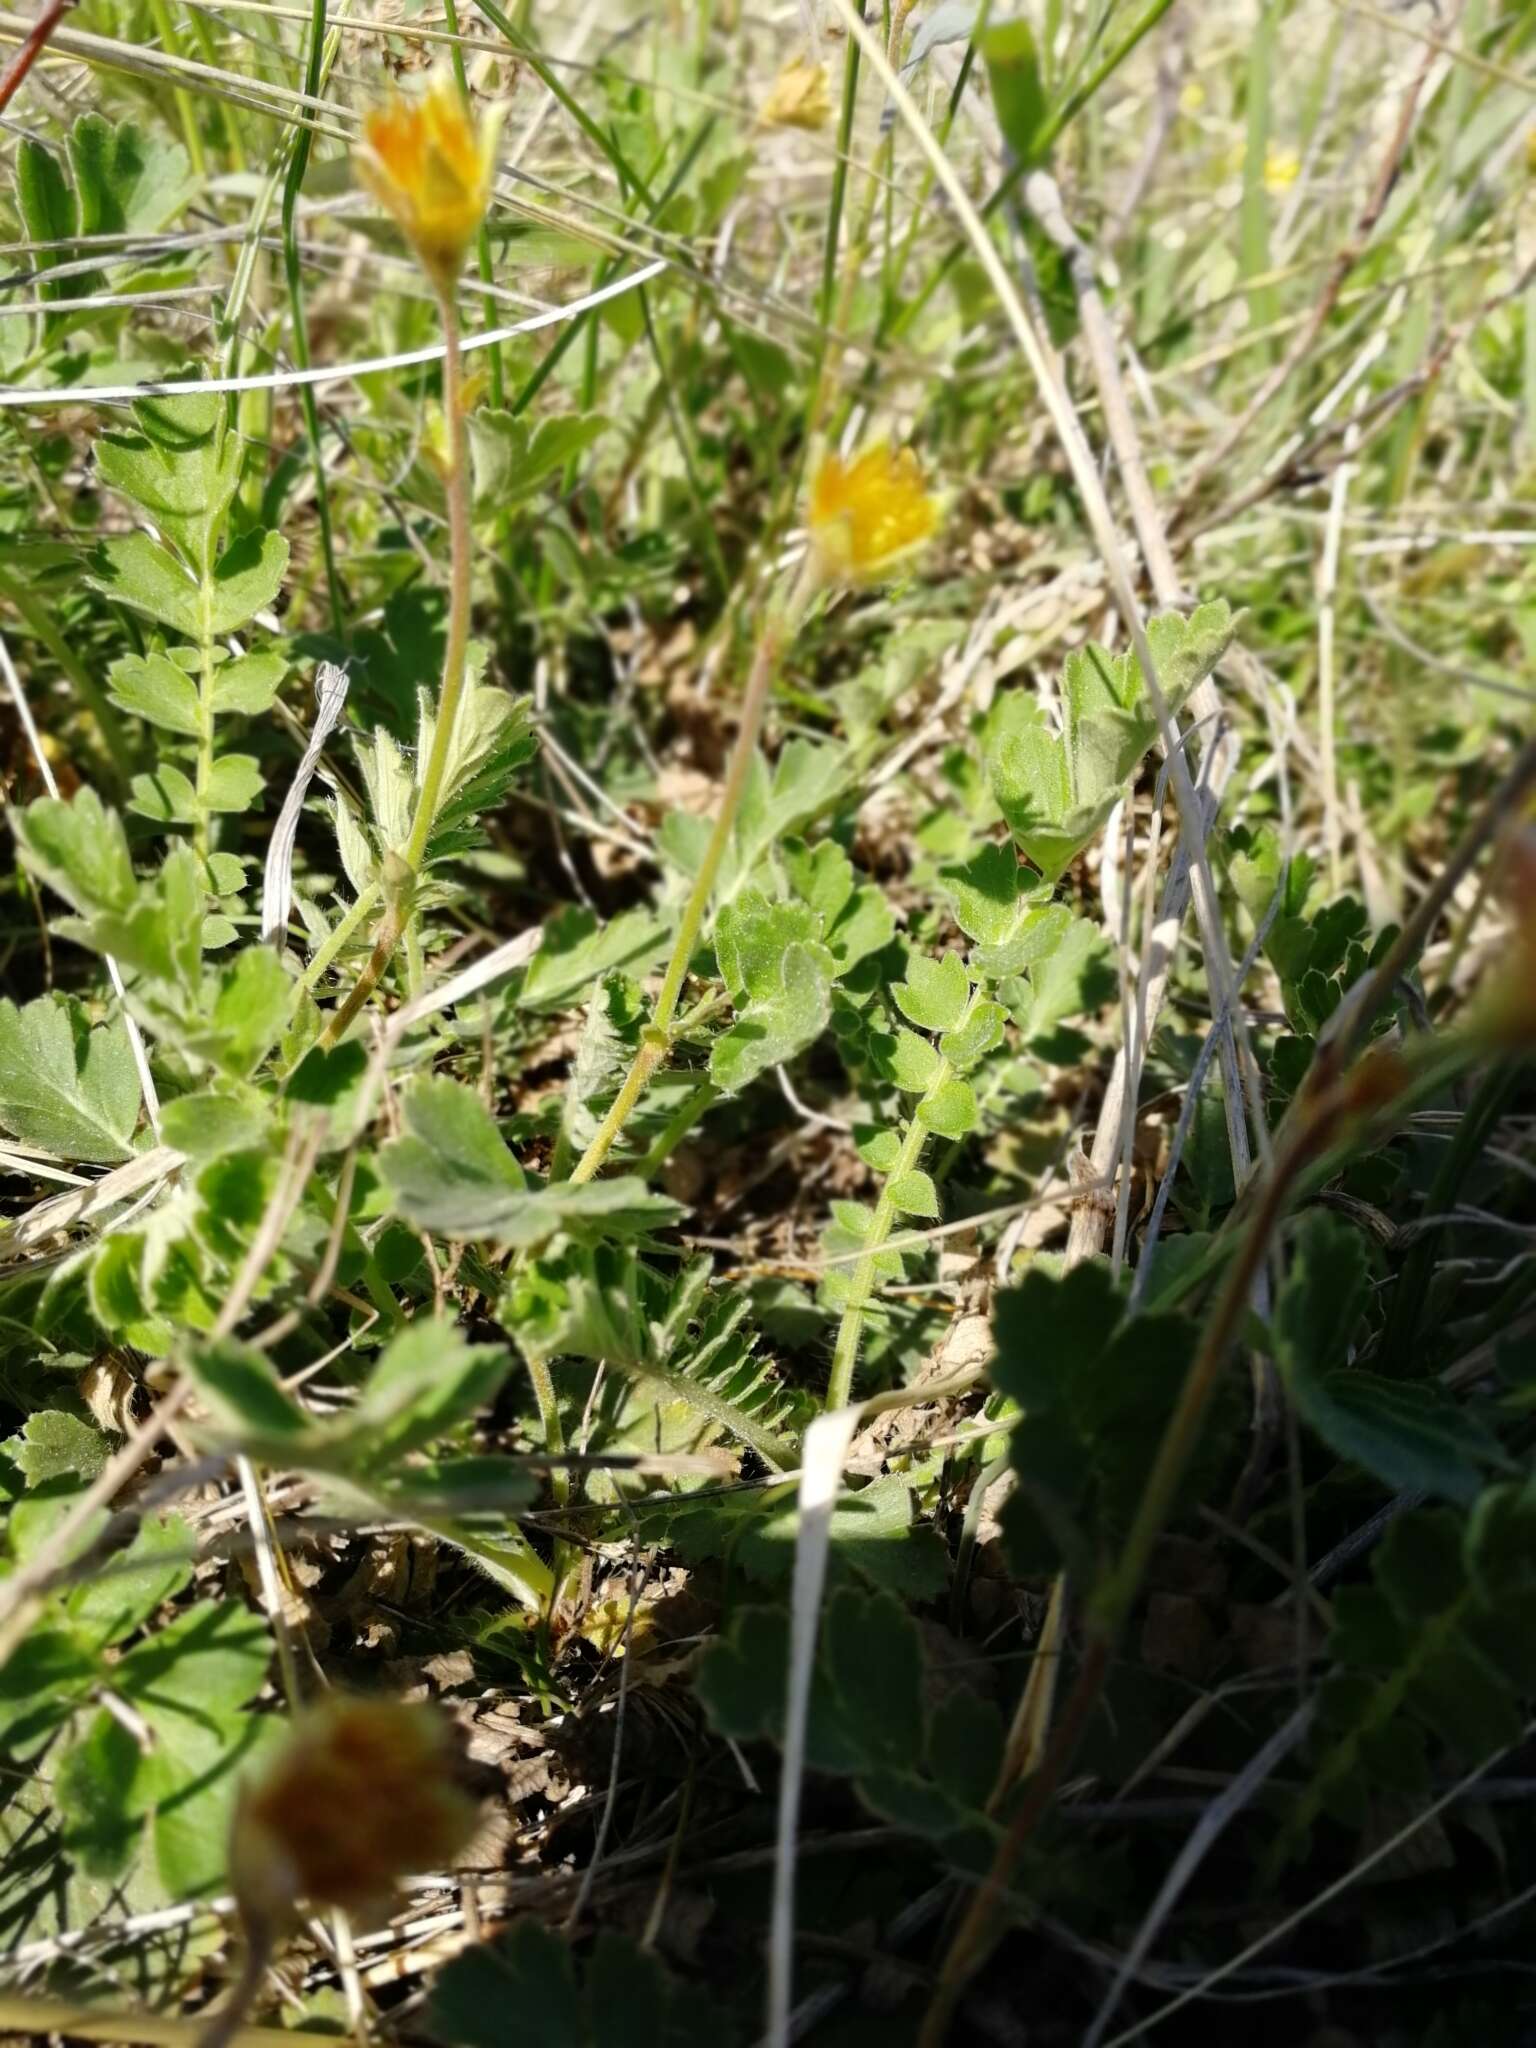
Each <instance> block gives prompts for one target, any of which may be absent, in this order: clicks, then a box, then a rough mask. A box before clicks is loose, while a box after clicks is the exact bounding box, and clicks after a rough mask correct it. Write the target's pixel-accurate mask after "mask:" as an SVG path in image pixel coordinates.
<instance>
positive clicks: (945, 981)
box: [891, 953, 971, 1031]
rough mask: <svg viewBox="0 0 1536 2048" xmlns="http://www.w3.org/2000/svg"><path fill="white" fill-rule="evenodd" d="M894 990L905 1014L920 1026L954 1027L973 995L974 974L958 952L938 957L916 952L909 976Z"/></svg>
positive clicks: (893, 992)
mask: <svg viewBox="0 0 1536 2048" xmlns="http://www.w3.org/2000/svg"><path fill="white" fill-rule="evenodd" d="M891 994H892V995H893V996H894V997H895V999H896V1007H897V1008H898V1009H899V1010H900V1011H901V1013H902V1015H903V1016H904V1017H905V1018H906V1019H907V1020H908V1022H909V1023H912V1024H916V1025H917V1026H918V1028H919V1029H920V1030H923V1031H952V1030H953V1029H954V1027H955V1026H956V1025H957V1024H958V1023H959V1022H960V1019H961V1018H962V1017H963V1016H964V1015H965V1008H966V1005H967V1003H969V1001H970V999H971V977H970V976H969V975H968V974H967V973H966V971H965V963H964V961H963V960H962V959H961V958H960V955H959V954H958V953H943V954H941V955H940V956H939V958H938V959H937V960H931V959H928V958H927V957H926V956H925V955H923V954H921V953H914V954H912V955H911V957H910V958H909V960H908V961H907V978H906V980H905V981H899V982H897V983H896V985H895V987H894V988H893V989H892V990H891Z"/></svg>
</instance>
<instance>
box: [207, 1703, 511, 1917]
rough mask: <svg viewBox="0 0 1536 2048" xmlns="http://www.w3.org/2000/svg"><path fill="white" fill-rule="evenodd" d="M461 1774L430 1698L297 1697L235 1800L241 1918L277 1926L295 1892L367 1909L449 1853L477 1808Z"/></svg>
mask: <svg viewBox="0 0 1536 2048" xmlns="http://www.w3.org/2000/svg"><path fill="white" fill-rule="evenodd" d="M465 1779H466V1770H465V1762H464V1756H463V1752H462V1750H461V1748H460V1745H459V1742H458V1739H457V1735H456V1731H455V1729H454V1726H453V1723H452V1722H451V1721H449V1720H448V1719H447V1718H446V1716H445V1715H443V1714H442V1713H440V1712H439V1711H438V1710H437V1709H436V1708H435V1707H429V1706H425V1705H408V1704H406V1703H405V1702H403V1701H399V1700H388V1699H351V1698H348V1697H346V1696H345V1695H344V1694H333V1695H331V1696H330V1697H329V1698H327V1699H325V1700H323V1701H320V1702H319V1703H317V1704H316V1705H315V1706H313V1707H309V1708H306V1709H305V1710H304V1711H303V1712H302V1713H300V1714H299V1715H298V1716H297V1717H296V1718H295V1720H294V1722H293V1726H292V1728H291V1729H290V1731H289V1735H288V1739H287V1741H286V1743H285V1744H284V1745H283V1747H282V1748H281V1750H279V1752H278V1753H277V1755H276V1756H275V1757H273V1759H272V1760H271V1761H270V1762H269V1763H268V1764H267V1765H266V1767H265V1769H264V1770H262V1771H261V1772H260V1774H259V1775H257V1776H256V1777H255V1778H253V1780H252V1781H251V1782H250V1783H248V1784H247V1785H246V1786H245V1787H244V1788H243V1790H242V1792H241V1795H240V1800H239V1803H238V1805H237V1807H236V1810H235V1819H234V1826H233V1829H232V1831H231V1836H230V1857H229V1863H230V1878H231V1882H232V1885H233V1889H234V1892H235V1896H236V1898H237V1899H238V1901H239V1903H240V1909H241V1913H242V1915H243V1916H244V1918H245V1921H246V1924H247V1926H248V1927H249V1928H252V1929H260V1928H265V1929H272V1928H275V1927H280V1926H281V1925H282V1924H283V1923H285V1922H286V1921H288V1920H289V1919H291V1918H292V1916H293V1912H294V1909H295V1908H296V1907H297V1905H298V1904H299V1902H300V1901H301V1900H303V1901H306V1902H307V1903H308V1904H309V1905H311V1906H317V1907H335V1908H340V1909H341V1910H342V1911H344V1912H347V1913H350V1914H353V1915H355V1916H357V1917H358V1918H360V1919H365V1920H366V1919H368V1918H370V1917H372V1916H373V1915H375V1914H376V1913H377V1912H378V1911H379V1910H380V1909H381V1908H383V1907H385V1906H387V1904H388V1900H389V1896H390V1893H391V1891H392V1889H393V1887H394V1885H395V1884H396V1883H397V1881H398V1880H399V1879H400V1878H402V1877H404V1876H406V1875H407V1873H409V1872H411V1871H415V1870H441V1869H444V1868H446V1867H447V1866H449V1865H451V1864H452V1862H453V1860H454V1858H455V1857H456V1856H457V1855H458V1854H459V1852H460V1850H461V1849H463V1847H464V1845H465V1843H466V1842H468V1840H469V1838H470V1836H471V1835H472V1834H473V1833H474V1831H475V1827H476V1825H477V1822H478V1818H479V1808H478V1802H477V1801H476V1800H475V1798H474V1796H473V1795H472V1793H471V1792H470V1791H469V1789H468V1786H467V1784H466V1782H465Z"/></svg>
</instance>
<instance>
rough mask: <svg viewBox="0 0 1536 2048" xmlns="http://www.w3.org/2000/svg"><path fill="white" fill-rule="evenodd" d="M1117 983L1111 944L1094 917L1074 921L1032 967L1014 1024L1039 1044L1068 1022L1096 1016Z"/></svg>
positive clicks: (1079, 918)
mask: <svg viewBox="0 0 1536 2048" xmlns="http://www.w3.org/2000/svg"><path fill="white" fill-rule="evenodd" d="M1114 985H1115V984H1114V972H1113V968H1112V966H1111V955H1110V947H1109V941H1108V940H1107V939H1106V938H1105V936H1104V934H1103V933H1102V932H1101V931H1100V930H1099V928H1098V926H1097V925H1096V924H1095V923H1094V922H1093V920H1092V919H1091V918H1087V917H1074V918H1072V919H1070V921H1069V922H1068V923H1067V925H1066V926H1065V928H1063V929H1061V930H1060V931H1059V933H1058V935H1057V936H1056V938H1055V942H1054V944H1052V945H1051V947H1050V948H1049V950H1048V951H1046V952H1045V953H1044V954H1043V955H1042V956H1041V957H1040V958H1038V959H1037V960H1036V961H1035V963H1034V965H1033V966H1032V967H1031V969H1030V973H1029V980H1028V983H1027V984H1025V986H1026V987H1027V989H1028V998H1027V1000H1026V1001H1023V1002H1021V1003H1019V1004H1017V1005H1016V1006H1015V1009H1014V1016H1015V1020H1016V1021H1017V1023H1018V1025H1019V1028H1020V1030H1021V1031H1022V1032H1023V1033H1024V1035H1025V1037H1026V1038H1027V1039H1028V1040H1030V1041H1031V1043H1033V1044H1035V1045H1038V1044H1039V1043H1040V1041H1041V1040H1043V1039H1044V1038H1046V1037H1047V1035H1048V1034H1049V1033H1050V1032H1052V1031H1054V1030H1055V1028H1056V1027H1057V1026H1058V1025H1059V1024H1063V1023H1065V1022H1066V1021H1067V1019H1068V1018H1070V1017H1081V1016H1084V1015H1086V1014H1091V1012H1092V1011H1093V1010H1095V1009H1097V1008H1098V1007H1099V1005H1100V1004H1101V1003H1104V1002H1107V1001H1108V1000H1109V998H1110V996H1111V995H1112V994H1113V993H1114ZM1013 987H1014V984H1012V983H1010V984H1009V988H1010V989H1011V988H1013ZM1004 993H1005V994H1006V993H1008V991H1007V990H1005V991H1004Z"/></svg>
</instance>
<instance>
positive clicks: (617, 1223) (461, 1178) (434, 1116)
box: [379, 1079, 683, 1249]
mask: <svg viewBox="0 0 1536 2048" xmlns="http://www.w3.org/2000/svg"><path fill="white" fill-rule="evenodd" d="M404 1116H405V1124H406V1134H405V1136H403V1137H400V1138H396V1139H394V1140H393V1141H392V1142H391V1143H390V1144H388V1145H386V1146H385V1147H384V1148H383V1150H382V1151H381V1152H380V1154H379V1170H380V1172H381V1173H382V1175H383V1177H384V1180H385V1183H386V1185H387V1186H388V1187H389V1188H390V1190H391V1192H392V1194H393V1196H394V1206H395V1209H396V1211H397V1213H398V1214H400V1215H402V1216H404V1217H405V1218H406V1219H407V1221H409V1222H411V1223H414V1224H416V1225H417V1226H418V1227H419V1228H420V1229H423V1230H434V1231H437V1232H439V1233H440V1234H441V1235H443V1236H445V1237H458V1238H484V1239H490V1240H493V1241H494V1242H496V1243H498V1244H503V1245H510V1246H516V1247H518V1248H520V1249H528V1248H531V1247H533V1246H535V1245H539V1244H543V1243H545V1242H547V1240H548V1239H550V1238H551V1237H555V1236H558V1235H560V1234H562V1233H564V1234H567V1235H571V1236H578V1237H584V1238H587V1239H593V1240H602V1239H625V1238H643V1237H646V1236H648V1235H649V1234H650V1233H651V1232H652V1231H654V1230H659V1229H663V1228H665V1227H666V1226H667V1225H668V1224H671V1223H674V1222H675V1221H676V1220H677V1218H678V1217H679V1216H680V1215H681V1214H682V1213H683V1212H682V1209H681V1207H680V1205H679V1204H678V1203H676V1202H674V1201H671V1200H669V1199H668V1197H667V1196H665V1195H657V1194H652V1193H651V1191H650V1190H649V1189H648V1188H646V1187H645V1186H644V1184H643V1183H642V1182H640V1181H637V1180H634V1179H632V1178H630V1177H629V1176H627V1175H625V1176H618V1177H615V1178H613V1179H609V1180H600V1181H588V1182H585V1183H584V1184H582V1185H580V1186H572V1185H571V1184H570V1183H569V1182H556V1183H555V1184H554V1185H552V1186H550V1187H546V1188H531V1187H529V1186H528V1183H527V1180H526V1178H525V1176H524V1174H523V1171H522V1168H521V1167H520V1166H519V1165H518V1164H517V1162H516V1160H515V1159H513V1157H512V1155H511V1153H510V1152H509V1151H508V1150H507V1148H506V1146H505V1145H504V1144H503V1143H502V1141H501V1135H500V1133H499V1132H498V1131H497V1129H496V1126H495V1124H494V1122H493V1121H492V1119H491V1117H490V1115H489V1113H488V1112H487V1111H486V1110H485V1108H484V1107H483V1106H482V1104H481V1102H480V1099H479V1097H478V1096H477V1095H476V1094H475V1092H474V1090H473V1089H470V1088H463V1087H460V1086H459V1085H458V1083H457V1082H453V1081H446V1080H441V1079H438V1080H428V1079H423V1080H418V1081H417V1082H415V1083H414V1084H413V1085H412V1087H411V1088H410V1089H409V1090H408V1091H407V1093H406V1096H405V1101H404Z"/></svg>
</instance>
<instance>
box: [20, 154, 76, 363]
mask: <svg viewBox="0 0 1536 2048" xmlns="http://www.w3.org/2000/svg"><path fill="white" fill-rule="evenodd" d="M16 201H17V205H18V206H19V207H20V209H21V218H22V224H23V225H24V227H25V228H26V231H27V238H28V240H29V241H31V242H33V243H36V244H38V245H39V246H38V248H37V249H36V252H35V253H36V261H37V265H38V268H39V270H41V271H42V272H43V273H44V275H43V277H42V279H41V292H42V296H43V297H44V298H45V299H56V298H59V297H61V296H65V295H72V294H73V287H72V283H71V281H70V280H69V279H67V278H51V277H49V276H48V275H47V272H49V271H50V270H53V269H54V268H56V267H57V266H58V265H59V264H61V263H65V262H67V261H68V260H69V257H70V255H71V254H72V253H73V252H72V250H71V249H70V247H69V244H70V242H71V241H72V240H73V238H74V236H75V234H76V232H77V230H78V226H79V209H78V207H77V205H76V203H75V194H74V191H73V190H72V188H71V186H70V183H69V180H68V178H67V177H66V176H65V175H64V167H63V165H62V164H61V163H60V162H59V160H58V158H57V157H56V156H55V155H54V154H53V153H52V151H51V150H48V149H45V148H44V147H43V145H42V143H40V142H38V141H36V140H35V139H34V138H33V137H32V136H30V135H24V136H23V137H22V138H21V141H20V143H19V144H18V145H17V150H16ZM50 245H51V246H50ZM62 317H64V316H62V315H59V314H56V313H50V314H48V315H47V316H46V325H47V326H48V328H49V329H50V330H55V329H56V328H57V325H58V322H59V320H60V319H61V318H62Z"/></svg>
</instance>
